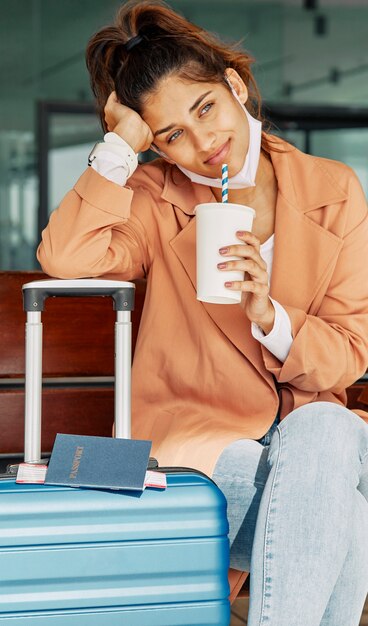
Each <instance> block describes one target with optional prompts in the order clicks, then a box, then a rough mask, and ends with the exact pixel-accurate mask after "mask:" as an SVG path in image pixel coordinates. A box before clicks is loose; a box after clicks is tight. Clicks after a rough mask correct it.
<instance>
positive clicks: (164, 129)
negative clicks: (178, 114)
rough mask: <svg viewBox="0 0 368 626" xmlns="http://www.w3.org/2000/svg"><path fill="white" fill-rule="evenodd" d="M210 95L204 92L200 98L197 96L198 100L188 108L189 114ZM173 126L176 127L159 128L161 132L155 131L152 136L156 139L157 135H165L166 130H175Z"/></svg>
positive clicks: (171, 125) (208, 92)
mask: <svg viewBox="0 0 368 626" xmlns="http://www.w3.org/2000/svg"><path fill="white" fill-rule="evenodd" d="M210 93H212V91H206V93H204V94H202V95H201V96H199V98H197V100H196V101H195V103H194V104H192V106H191V107H190V109H189V113H193V111H194V109H196V108H197V106H199V105H200V104H201V102H202V100H204V99H205V98H206V97H207V96H208V95H209V94H210ZM175 126H177V124H170V126H165V128H161V130H156V132H155V134H154V135H153V136H154V137H157V135H162V133H167V131H168V130H171V129H172V128H175Z"/></svg>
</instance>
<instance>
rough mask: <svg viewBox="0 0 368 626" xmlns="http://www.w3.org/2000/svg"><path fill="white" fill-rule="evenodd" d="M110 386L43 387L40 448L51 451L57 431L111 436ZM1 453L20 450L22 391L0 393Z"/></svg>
mask: <svg viewBox="0 0 368 626" xmlns="http://www.w3.org/2000/svg"><path fill="white" fill-rule="evenodd" d="M113 420H114V390H113V389H112V388H107V389H105V388H85V387H82V388H46V389H44V392H43V396H42V450H43V451H44V452H49V451H51V450H52V446H53V443H54V439H55V435H56V433H70V434H80V435H97V436H100V437H111V430H112V425H113ZM0 424H1V432H0V453H2V454H4V453H5V454H9V453H14V452H20V453H22V452H23V440H24V392H23V390H21V389H16V390H2V391H1V393H0Z"/></svg>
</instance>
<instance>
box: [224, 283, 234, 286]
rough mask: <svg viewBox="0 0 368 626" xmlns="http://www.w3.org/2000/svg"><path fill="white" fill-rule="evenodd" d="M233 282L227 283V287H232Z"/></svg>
mask: <svg viewBox="0 0 368 626" xmlns="http://www.w3.org/2000/svg"><path fill="white" fill-rule="evenodd" d="M232 284H233V283H225V287H231V285H232Z"/></svg>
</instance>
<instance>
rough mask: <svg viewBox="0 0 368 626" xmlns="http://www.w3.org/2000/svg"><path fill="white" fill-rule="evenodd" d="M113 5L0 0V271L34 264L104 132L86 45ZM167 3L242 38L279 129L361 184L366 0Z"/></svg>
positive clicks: (367, 137)
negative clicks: (342, 166) (46, 231)
mask: <svg viewBox="0 0 368 626" xmlns="http://www.w3.org/2000/svg"><path fill="white" fill-rule="evenodd" d="M120 4H121V2H120V1H117V0H63V1H62V2H60V0H1V1H0V48H1V54H0V84H1V91H0V270H9V269H34V268H38V265H37V262H36V259H35V247H36V245H37V243H38V241H39V238H40V231H41V229H42V228H43V227H44V225H45V223H46V222H47V218H48V215H49V213H50V211H51V210H53V209H54V208H55V207H56V206H57V204H58V202H59V201H60V199H61V198H62V196H63V195H64V194H65V192H66V191H68V189H70V187H71V186H72V185H73V183H74V182H75V180H76V179H77V177H78V176H79V174H80V173H82V171H83V170H84V168H85V167H86V162H87V156H88V154H89V152H90V150H91V148H92V146H93V145H94V143H95V142H96V141H99V140H101V138H102V131H101V128H100V125H99V121H98V118H97V116H96V114H95V111H94V103H93V98H92V94H91V91H90V87H89V78H88V74H87V71H86V68H85V61H84V51H85V47H86V43H87V41H88V39H89V37H90V36H91V34H92V33H94V32H95V31H96V30H98V29H99V28H100V27H102V26H104V25H105V24H107V23H109V22H111V21H112V19H113V16H114V14H115V12H116V10H117V8H118V7H119V6H120ZM169 4H170V5H171V6H172V7H173V8H174V9H176V10H178V11H180V12H181V13H182V14H183V15H184V16H185V17H187V18H188V19H189V20H191V21H194V22H196V23H197V24H199V25H201V26H203V27H205V28H207V29H209V30H211V31H213V32H215V33H217V34H218V35H220V36H221V37H222V38H223V39H225V40H226V41H228V42H236V41H239V40H242V46H243V48H245V49H247V50H248V51H250V53H251V54H252V55H253V56H254V57H255V59H256V62H255V64H254V73H255V76H256V79H257V80H258V84H259V86H260V89H261V93H262V95H263V99H264V106H265V112H266V115H267V116H268V117H269V118H270V119H271V121H272V122H273V123H274V125H275V127H276V128H277V129H278V130H277V132H278V133H279V134H281V135H282V136H284V137H286V138H288V139H289V140H290V141H292V142H293V143H294V144H295V145H297V146H298V147H300V148H301V149H303V150H305V151H307V152H310V153H312V154H316V155H321V156H326V157H328V158H333V159H338V160H341V161H343V162H345V163H347V164H348V165H350V166H352V167H353V168H354V169H355V171H356V172H357V174H358V176H359V178H360V180H361V183H362V185H363V187H364V189H365V191H366V193H367V194H368V150H367V146H368V80H367V79H368V45H367V23H368V0H320V1H318V0H272V1H271V0H257V1H253V2H252V1H250V0H225V1H224V0H171V1H169Z"/></svg>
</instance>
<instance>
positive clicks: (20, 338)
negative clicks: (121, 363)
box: [0, 272, 145, 378]
mask: <svg viewBox="0 0 368 626" xmlns="http://www.w3.org/2000/svg"><path fill="white" fill-rule="evenodd" d="M42 278H48V277H47V276H46V275H45V274H42V273H41V272H0V346H1V357H0V377H1V378H5V377H9V378H13V377H14V378H17V377H20V376H23V375H24V323H25V314H24V312H23V309H22V291H21V289H22V285H23V284H24V283H26V282H30V281H32V280H40V279H42ZM134 282H135V285H136V306H135V311H133V313H132V322H133V328H132V335H133V350H134V346H135V342H136V338H137V332H138V327H139V321H140V316H141V312H142V307H143V301H144V295H145V281H143V280H140V281H134ZM42 321H43V332H44V351H43V374H44V376H47V377H49V376H80V375H84V376H111V375H112V374H113V371H114V349H113V343H114V321H115V312H114V311H113V308H112V301H111V299H110V298H58V299H56V298H51V299H49V300H47V302H46V306H45V312H44V313H43V315H42Z"/></svg>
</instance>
